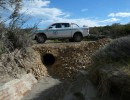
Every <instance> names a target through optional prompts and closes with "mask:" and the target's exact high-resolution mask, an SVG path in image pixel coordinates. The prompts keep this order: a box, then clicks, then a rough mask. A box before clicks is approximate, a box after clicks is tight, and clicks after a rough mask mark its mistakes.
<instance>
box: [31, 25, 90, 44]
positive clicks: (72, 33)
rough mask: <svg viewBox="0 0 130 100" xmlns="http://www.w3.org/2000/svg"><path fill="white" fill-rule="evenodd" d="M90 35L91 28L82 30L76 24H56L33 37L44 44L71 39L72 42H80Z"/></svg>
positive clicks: (39, 31) (37, 32)
mask: <svg viewBox="0 0 130 100" xmlns="http://www.w3.org/2000/svg"><path fill="white" fill-rule="evenodd" d="M88 35H89V28H88V27H82V28H80V27H79V26H78V25H77V24H74V23H54V24H52V25H50V26H49V27H48V28H46V29H45V30H38V31H36V32H35V34H34V35H33V39H35V40H36V41H37V42H38V43H44V42H45V41H46V40H47V39H65V38H67V39H69V40H70V41H74V42H80V41H82V39H83V37H86V36H88Z"/></svg>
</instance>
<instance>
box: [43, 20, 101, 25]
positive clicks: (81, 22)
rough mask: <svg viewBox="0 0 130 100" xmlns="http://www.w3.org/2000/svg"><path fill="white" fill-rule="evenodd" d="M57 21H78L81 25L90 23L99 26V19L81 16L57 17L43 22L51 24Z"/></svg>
mask: <svg viewBox="0 0 130 100" xmlns="http://www.w3.org/2000/svg"><path fill="white" fill-rule="evenodd" d="M56 22H71V23H76V24H78V25H79V26H83V25H88V26H89V27H91V26H99V24H98V21H96V20H89V19H87V18H79V19H71V18H56V19H53V20H43V21H42V23H44V24H51V23H56Z"/></svg>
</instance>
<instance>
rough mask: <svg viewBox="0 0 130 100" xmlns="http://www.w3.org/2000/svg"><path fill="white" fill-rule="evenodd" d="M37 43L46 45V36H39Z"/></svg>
mask: <svg viewBox="0 0 130 100" xmlns="http://www.w3.org/2000/svg"><path fill="white" fill-rule="evenodd" d="M36 41H37V42H38V43H44V42H45V41H46V36H45V35H43V34H38V35H37V36H36Z"/></svg>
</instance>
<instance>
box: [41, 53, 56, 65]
mask: <svg viewBox="0 0 130 100" xmlns="http://www.w3.org/2000/svg"><path fill="white" fill-rule="evenodd" d="M42 62H43V64H44V65H46V66H50V65H53V64H54V63H55V57H54V56H53V55H52V54H49V53H47V54H45V55H44V56H43V58H42Z"/></svg>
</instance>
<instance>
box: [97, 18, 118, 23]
mask: <svg viewBox="0 0 130 100" xmlns="http://www.w3.org/2000/svg"><path fill="white" fill-rule="evenodd" d="M119 20H120V19H118V18H110V19H106V20H102V21H99V22H101V23H106V22H108V23H112V22H117V21H119Z"/></svg>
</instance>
